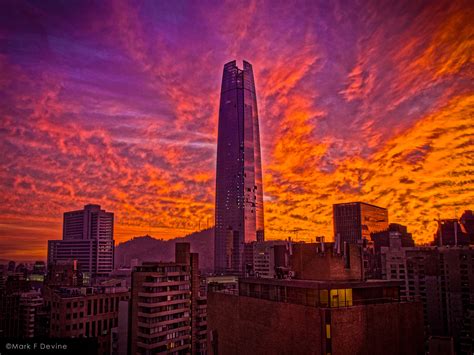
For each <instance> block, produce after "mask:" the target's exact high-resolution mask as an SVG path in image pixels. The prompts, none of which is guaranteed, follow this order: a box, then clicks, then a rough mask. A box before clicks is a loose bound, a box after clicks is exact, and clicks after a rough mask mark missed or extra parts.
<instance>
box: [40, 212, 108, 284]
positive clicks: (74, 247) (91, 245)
mask: <svg viewBox="0 0 474 355" xmlns="http://www.w3.org/2000/svg"><path fill="white" fill-rule="evenodd" d="M67 260H77V261H78V267H79V270H80V271H81V272H84V273H88V274H90V275H93V276H107V275H109V274H110V273H111V272H112V271H113V268H114V214H113V213H112V212H106V211H105V210H101V209H100V206H99V205H86V206H84V209H83V210H79V211H71V212H66V213H64V222H63V239H62V240H49V241H48V264H51V263H54V262H56V261H67Z"/></svg>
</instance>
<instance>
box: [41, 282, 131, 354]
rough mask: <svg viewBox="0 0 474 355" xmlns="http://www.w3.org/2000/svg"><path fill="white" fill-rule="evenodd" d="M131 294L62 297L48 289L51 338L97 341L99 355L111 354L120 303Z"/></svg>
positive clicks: (45, 290)
mask: <svg viewBox="0 0 474 355" xmlns="http://www.w3.org/2000/svg"><path fill="white" fill-rule="evenodd" d="M128 298H129V293H128V292H116V293H115V292H107V293H99V294H89V295H83V294H80V293H78V294H77V295H67V296H66V295H61V294H58V293H57V292H55V291H54V290H51V289H48V288H45V289H44V299H45V303H46V304H47V306H49V307H50V309H51V316H50V319H51V320H50V336H51V337H53V338H79V337H91V338H97V339H98V345H99V348H98V354H100V355H102V354H110V340H111V337H110V332H111V330H112V328H114V327H117V325H118V311H119V302H120V301H121V300H126V299H128Z"/></svg>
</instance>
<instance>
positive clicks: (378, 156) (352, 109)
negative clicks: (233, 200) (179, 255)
mask: <svg viewBox="0 0 474 355" xmlns="http://www.w3.org/2000/svg"><path fill="white" fill-rule="evenodd" d="M473 11H474V9H473V6H472V4H471V3H470V2H461V1H460V2H449V1H446V2H444V1H442V2H435V3H434V2H428V3H415V2H411V1H402V2H397V3H393V4H378V3H376V2H362V3H354V4H343V3H342V2H341V3H339V2H331V3H327V2H310V3H306V4H299V5H298V6H295V4H293V3H291V2H269V1H268V2H265V1H264V2H255V1H249V2H248V4H247V6H243V5H242V6H236V5H235V4H234V3H232V2H223V3H219V4H216V3H214V4H211V3H206V2H199V3H190V4H186V5H183V4H181V3H179V2H175V3H158V2H146V3H142V4H138V5H137V4H134V3H131V2H120V3H116V2H110V3H101V4H94V3H77V4H68V6H51V5H50V4H47V3H35V4H30V3H28V2H16V3H15V6H7V7H5V13H6V14H8V15H7V18H6V20H5V21H4V22H2V26H1V28H0V40H1V41H2V43H3V44H4V45H3V46H2V49H1V50H0V67H1V70H2V76H1V77H0V92H1V94H0V95H1V97H0V100H1V102H2V105H1V106H0V119H1V126H0V149H1V151H2V155H1V157H0V165H1V169H0V194H1V196H2V201H1V202H2V208H1V209H0V234H1V236H2V238H1V240H2V241H0V250H1V252H0V254H1V255H0V257H12V258H13V257H15V258H27V257H28V258H29V256H28V255H31V257H33V256H34V257H41V256H44V255H45V250H46V240H47V239H51V238H60V234H61V227H60V225H61V216H62V213H63V212H64V211H66V210H70V209H77V208H80V207H81V206H82V205H84V204H86V203H99V204H101V205H102V206H103V207H104V208H106V209H107V210H112V211H114V212H115V213H116V221H117V225H116V239H117V241H123V240H126V239H128V238H130V237H132V236H134V235H137V234H144V233H151V234H154V235H156V236H159V237H163V238H171V237H176V236H180V235H183V234H185V233H187V232H189V231H192V230H196V229H198V228H199V225H200V226H201V227H202V226H203V225H207V224H208V223H209V224H213V209H214V187H215V180H214V174H215V171H214V170H215V154H216V147H215V145H216V134H217V118H218V103H219V89H220V79H221V74H222V65H223V64H224V63H225V62H227V61H229V60H232V59H238V60H241V59H246V60H248V61H250V62H251V63H252V64H253V67H254V73H255V79H256V85H257V97H258V105H259V115H260V128H261V143H262V151H263V170H264V192H265V203H266V205H265V213H266V215H265V218H266V226H267V228H268V233H266V236H268V237H269V238H283V237H288V236H293V237H294V235H292V233H291V232H288V230H293V229H295V228H299V229H300V231H299V232H298V238H300V239H305V240H312V239H313V238H314V236H316V235H326V236H328V237H329V238H330V237H331V236H332V204H333V203H336V202H344V201H354V200H361V201H366V202H370V203H374V204H378V205H381V206H384V207H387V208H389V215H390V219H391V220H392V221H394V222H399V223H403V224H406V225H408V227H409V230H410V231H411V232H412V233H413V234H414V236H415V238H416V239H417V241H428V240H429V239H430V238H431V237H432V234H433V230H434V228H435V224H434V222H433V218H434V217H433V216H435V217H436V216H437V215H438V213H439V214H440V215H441V216H448V217H451V216H453V215H454V213H455V211H457V213H460V212H461V210H462V209H464V208H472V206H473V204H474V195H473V194H474V192H473V190H474V182H473V178H472V176H473V174H474V167H473V163H472V159H470V157H471V156H472V155H473V153H474V148H473V142H474V132H473V124H472V118H473V102H472V84H471V83H472V79H473V78H472V73H473V71H472V68H473V63H472V58H471V57H472V56H471V55H470V51H471V48H472V35H473V26H472V25H471V24H470V23H471V21H470V19H471V18H472V17H473V15H474V14H473ZM28 238H31V243H29V242H28V243H26V241H28V240H29V239H28ZM33 240H34V241H33ZM20 248H21V250H24V251H23V252H20Z"/></svg>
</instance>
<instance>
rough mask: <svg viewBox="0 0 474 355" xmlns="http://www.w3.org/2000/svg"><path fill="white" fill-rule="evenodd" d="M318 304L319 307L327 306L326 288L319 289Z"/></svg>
mask: <svg viewBox="0 0 474 355" xmlns="http://www.w3.org/2000/svg"><path fill="white" fill-rule="evenodd" d="M319 304H320V305H321V307H327V306H328V290H319Z"/></svg>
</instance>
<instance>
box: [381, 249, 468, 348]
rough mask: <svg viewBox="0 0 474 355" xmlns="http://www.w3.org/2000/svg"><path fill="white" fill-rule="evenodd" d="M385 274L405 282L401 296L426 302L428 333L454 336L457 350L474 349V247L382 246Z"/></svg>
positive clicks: (425, 313)
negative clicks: (473, 309)
mask: <svg viewBox="0 0 474 355" xmlns="http://www.w3.org/2000/svg"><path fill="white" fill-rule="evenodd" d="M381 252H382V270H383V276H384V277H385V278H386V279H388V280H400V281H403V286H402V287H401V290H400V292H401V295H402V296H403V297H405V298H408V299H419V300H420V301H421V302H422V304H423V313H424V319H425V326H426V334H427V335H428V336H429V335H437V336H453V337H454V339H455V345H456V347H457V350H458V351H460V350H461V349H465V351H466V352H469V351H472V350H474V348H473V340H472V339H474V327H473V324H474V315H473V312H470V310H471V309H472V305H473V304H474V293H473V292H472V290H474V248H472V247H466V246H464V247H418V248H398V249H397V248H385V247H382V249H381Z"/></svg>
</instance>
